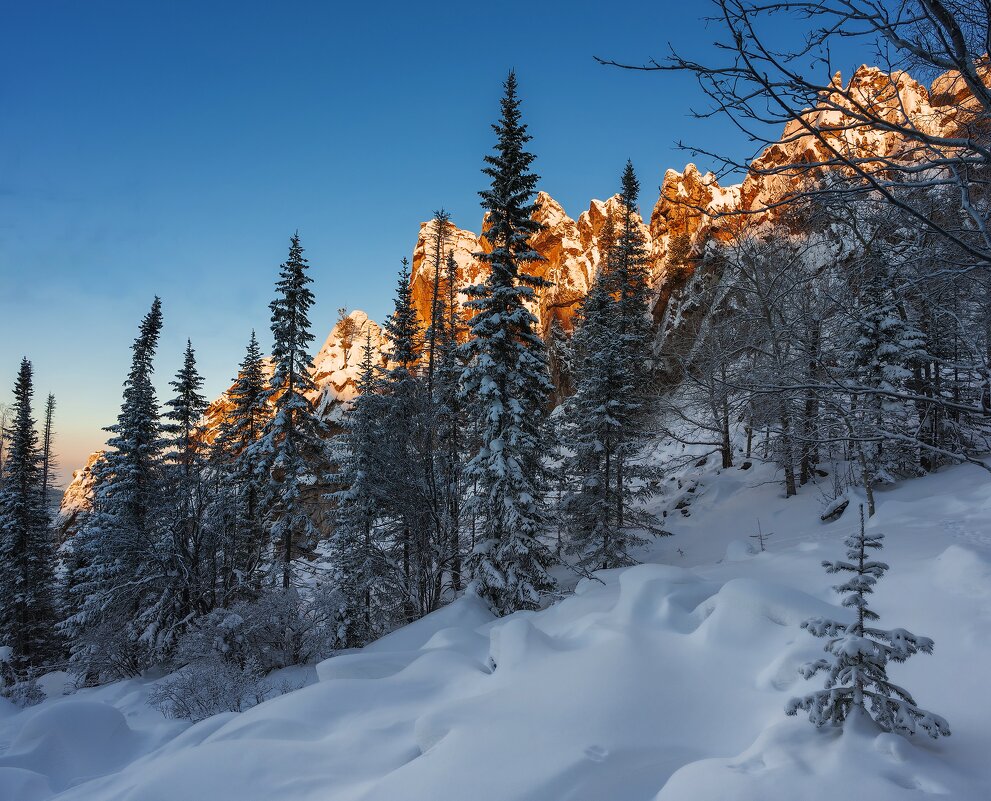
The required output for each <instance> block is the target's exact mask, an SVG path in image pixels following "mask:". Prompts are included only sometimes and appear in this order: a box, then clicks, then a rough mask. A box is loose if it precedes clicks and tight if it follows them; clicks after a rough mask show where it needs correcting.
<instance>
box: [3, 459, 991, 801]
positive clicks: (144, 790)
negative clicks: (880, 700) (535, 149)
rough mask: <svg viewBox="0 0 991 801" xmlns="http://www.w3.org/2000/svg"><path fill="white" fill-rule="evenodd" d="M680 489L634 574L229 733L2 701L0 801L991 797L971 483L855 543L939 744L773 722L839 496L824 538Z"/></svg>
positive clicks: (732, 473) (799, 645)
mask: <svg viewBox="0 0 991 801" xmlns="http://www.w3.org/2000/svg"><path fill="white" fill-rule="evenodd" d="M680 478H681V487H680V489H675V482H671V489H670V490H669V491H668V492H667V494H666V497H665V498H663V499H662V501H663V503H664V505H665V506H666V507H667V508H672V507H673V505H674V502H675V501H676V500H677V499H678V498H679V497H681V496H684V497H686V498H690V499H691V504H690V506H688V507H687V511H688V512H689V516H684V515H683V514H682V513H681V512H679V511H673V513H669V514H668V516H667V519H666V521H665V523H664V525H665V527H666V528H668V529H669V530H671V531H672V532H673V533H674V536H672V537H666V538H663V539H659V540H657V541H656V542H655V543H654V544H653V545H652V546H651V548H650V549H649V550H648V552H647V553H646V554H645V555H644V558H645V560H647V561H648V562H649V563H647V564H643V565H640V566H637V567H633V568H629V569H626V570H618V571H609V572H607V573H603V574H597V577H596V578H595V579H584V580H582V581H581V582H580V583H579V585H578V586H577V588H576V591H575V593H574V595H570V596H568V597H566V598H564V599H563V600H561V601H559V602H558V603H556V604H554V605H552V606H550V607H549V608H548V609H546V610H544V611H541V612H538V613H518V614H516V615H513V616H511V617H508V618H505V619H502V620H499V621H494V620H493V619H492V617H491V616H490V615H489V613H488V611H487V610H486V609H484V608H483V607H482V606H481V605H480V603H479V602H478V601H477V600H476V599H473V598H464V599H461V600H460V601H458V602H456V603H455V604H452V605H451V606H449V607H447V608H445V609H443V610H441V611H440V612H437V613H435V614H433V615H431V616H430V617H428V618H426V619H424V620H422V621H420V622H418V623H416V624H414V625H412V626H408V627H406V628H405V629H401V630H399V631H397V632H395V633H394V634H392V635H389V636H388V637H385V638H384V639H382V640H380V641H379V642H377V643H374V644H373V645H371V646H369V647H368V648H365V649H363V650H362V651H358V652H354V653H349V654H345V655H341V656H338V657H335V658H333V659H330V660H327V661H326V662H323V663H322V664H320V665H318V666H317V668H316V675H311V676H310V680H311V681H312V683H311V684H310V685H309V686H306V687H304V688H303V689H300V690H297V691H295V692H291V693H289V694H287V695H283V696H281V697H278V698H275V699H273V700H270V701H268V702H266V703H264V704H262V705H260V706H258V707H255V708H254V709H250V710H248V711H247V712H244V713H240V714H235V713H229V714H224V715H218V716H216V717H214V718H210V719H207V720H205V721H202V722H201V723H198V724H196V725H189V724H187V723H184V722H180V721H170V720H164V719H163V718H162V717H161V715H160V714H159V713H158V712H156V711H155V710H153V709H151V708H150V707H148V706H147V704H146V703H145V699H146V697H147V693H148V689H149V687H150V686H151V681H150V680H147V681H139V680H134V681H128V682H120V683H117V684H114V685H110V686H107V687H103V688H98V689H94V690H84V691H80V692H78V693H76V694H75V695H71V696H65V697H59V695H58V693H59V690H60V687H61V683H62V681H63V680H64V677H60V676H50V677H48V679H47V680H46V689H47V691H48V692H49V695H50V698H49V700H47V701H45V702H43V703H42V704H40V705H38V706H35V707H31V708H29V709H26V710H23V711H19V710H17V709H15V708H14V707H13V706H11V705H10V704H8V703H7V702H2V703H4V704H6V705H5V706H2V707H0V799H3V801H8V799H9V801H42V800H43V799H48V798H51V797H57V798H59V799H89V800H90V801H124V800H125V799H126V800H127V801H174V799H191V800H193V801H197V800H198V799H216V800H217V801H225V800H226V799H231V800H232V801H233V800H234V799H237V801H254V800H255V799H257V801H272V799H285V800H286V801H303V800H304V799H314V800H315V799H320V800H321V801H327V800H328V799H333V801H348V799H377V800H380V801H436V799H438V798H457V799H472V801H487V800H488V799H492V801H495V800H496V799H498V801H524V800H525V801H565V800H566V799H571V800H572V801H579V800H581V801H586V800H587V801H602V800H605V799H609V801H650V800H651V799H657V801H709V800H710V799H711V801H726V799H731V798H732V799H751V800H752V801H768V799H788V801H791V800H792V799H798V798H801V799H837V798H849V799H861V798H871V799H879V800H880V799H903V798H917V797H920V795H926V794H937V795H944V796H946V797H948V798H952V799H974V801H986V799H988V798H991V760H989V759H988V755H989V754H991V687H989V683H988V681H987V677H988V675H989V674H991V534H989V533H988V532H991V476H989V475H988V474H987V473H986V472H984V471H983V470H981V469H980V468H977V467H973V466H963V467H956V468H952V469H947V470H945V471H943V472H942V473H939V474H937V475H934V476H930V477H927V478H924V479H917V480H914V481H911V482H907V483H905V484H903V485H901V486H898V487H896V488H894V489H891V490H888V491H882V492H880V493H879V494H878V514H877V515H876V517H875V518H874V519H873V520H872V521H871V523H870V525H871V527H872V528H876V529H878V530H880V531H883V532H884V533H885V534H886V535H887V538H886V540H885V549H884V550H883V551H882V552H881V554H880V558H881V559H883V560H884V561H885V562H888V563H889V564H890V565H891V570H890V571H889V573H888V574H887V576H885V578H884V579H883V580H882V581H881V582H880V584H879V585H878V588H877V593H876V595H875V596H874V598H873V603H872V606H873V608H875V609H876V610H877V611H879V612H880V614H881V621H880V624H879V625H881V626H883V627H885V628H894V627H896V626H904V627H905V628H908V629H910V630H912V631H914V632H916V633H918V634H923V635H928V636H931V637H933V638H934V639H935V640H936V649H935V653H934V654H933V655H932V656H924V655H920V656H917V657H915V658H913V659H911V660H909V661H908V662H907V663H905V664H902V665H892V666H890V674H891V676H892V678H893V679H894V680H896V681H897V682H898V683H900V684H902V685H904V686H905V687H907V688H908V689H909V690H910V691H911V692H912V693H913V694H914V695H915V697H916V699H917V700H918V702H919V704H920V705H921V706H923V707H925V708H927V709H931V710H933V711H934V712H937V713H939V714H941V715H943V716H944V717H946V718H947V719H948V721H949V723H950V727H951V729H952V732H953V735H952V736H951V737H949V738H947V739H944V740H940V741H938V742H933V741H930V740H928V738H925V739H915V740H912V741H908V740H906V739H904V738H901V737H898V736H895V735H889V734H883V733H881V732H879V731H877V730H876V729H874V728H872V727H871V726H870V725H867V724H865V723H863V722H861V723H859V724H858V725H848V726H847V727H846V730H845V731H843V732H842V733H841V732H840V731H838V730H835V729H824V730H816V729H815V728H814V727H812V726H811V724H809V723H808V721H807V720H805V719H804V718H802V717H799V718H788V717H786V716H785V715H784V712H783V707H784V704H785V703H786V701H787V700H788V699H789V698H790V697H791V696H793V695H798V694H801V693H802V692H804V691H805V689H806V687H814V686H818V684H819V682H820V681H821V679H820V678H818V677H817V678H816V679H814V680H812V681H810V682H808V683H806V682H805V681H803V680H802V679H801V678H800V677H799V676H798V673H797V667H798V666H799V665H800V664H801V663H803V662H805V661H808V660H810V659H814V658H817V657H818V656H820V655H821V653H822V645H823V641H822V640H816V639H814V638H813V637H811V636H810V635H809V634H807V633H806V632H804V631H802V630H801V629H800V628H799V624H800V623H801V621H802V620H803V619H804V618H806V617H808V616H811V615H828V616H832V617H839V618H840V619H843V618H844V616H845V615H847V614H848V611H847V610H843V609H841V608H840V607H838V606H837V604H838V603H839V597H838V596H837V595H836V594H835V593H833V592H832V590H831V585H832V584H834V583H836V581H835V577H831V576H828V575H826V574H825V573H824V572H823V570H822V568H821V567H820V562H821V561H822V560H823V559H836V558H840V557H841V556H842V555H843V546H842V539H843V537H844V536H845V535H846V534H848V533H850V532H851V531H852V530H853V529H854V528H855V526H856V525H857V521H856V508H855V506H856V502H857V501H856V498H854V502H853V503H851V505H850V507H849V508H848V509H847V511H846V512H845V513H844V515H843V516H842V517H841V518H840V519H839V520H838V521H836V522H833V523H821V522H820V521H819V515H820V513H821V511H822V509H823V507H824V503H825V502H824V500H823V498H822V496H821V494H820V493H819V492H818V491H817V490H816V489H815V488H806V489H803V494H801V495H800V496H799V497H798V498H792V499H789V500H785V499H784V498H782V497H781V491H780V486H779V484H778V483H777V482H776V481H775V477H774V475H773V471H772V470H771V468H769V467H767V466H761V465H759V464H758V465H755V466H754V467H753V468H752V469H750V470H740V469H739V468H734V469H730V470H724V471H716V470H713V469H711V468H706V467H693V468H689V469H688V470H687V471H685V472H684V473H683V474H682V475H681V477H680ZM758 518H759V519H760V526H761V530H762V531H763V532H764V533H770V534H771V536H770V538H769V539H768V551H767V552H766V553H762V554H754V553H752V549H753V545H754V540H751V539H750V538H749V537H750V535H751V534H754V533H756V532H757V519H758ZM310 673H311V674H312V670H311V671H310ZM302 675H303V674H302V673H300V674H298V675H297V676H296V678H297V679H299V678H300V676H302ZM297 683H298V682H297Z"/></svg>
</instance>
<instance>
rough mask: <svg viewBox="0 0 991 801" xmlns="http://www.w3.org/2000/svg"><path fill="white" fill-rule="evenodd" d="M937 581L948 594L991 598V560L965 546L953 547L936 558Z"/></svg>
mask: <svg viewBox="0 0 991 801" xmlns="http://www.w3.org/2000/svg"><path fill="white" fill-rule="evenodd" d="M935 579H936V581H937V582H938V584H939V586H940V587H942V588H943V589H944V590H947V591H948V592H954V593H959V594H961V595H971V596H975V597H983V598H987V597H988V596H991V558H989V557H988V556H987V555H986V554H982V553H979V552H978V551H976V550H974V549H973V548H970V547H967V546H965V545H951V546H950V547H949V548H947V549H946V550H945V551H943V552H942V553H941V554H940V555H939V556H938V557H936V569H935Z"/></svg>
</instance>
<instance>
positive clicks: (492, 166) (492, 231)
mask: <svg viewBox="0 0 991 801" xmlns="http://www.w3.org/2000/svg"><path fill="white" fill-rule="evenodd" d="M503 86H504V88H505V92H504V94H503V98H502V101H501V103H500V106H501V109H502V116H501V118H500V120H499V122H497V123H495V124H494V125H493V126H492V129H493V130H494V131H495V133H496V145H495V152H494V153H492V154H490V155H487V156H485V165H486V166H485V167H484V168H483V169H482V172H483V173H484V174H485V175H487V176H488V177H489V178H490V179H491V181H492V182H491V185H490V186H489V188H487V189H483V190H482V191H481V192H479V196H480V197H481V201H482V207H483V208H485V209H486V210H487V211H488V213H489V214H488V224H489V227H488V229H487V230H486V231H485V232H484V233H483V236H484V237H485V239H486V240H487V241H488V242H489V243H490V244H491V246H492V252H491V253H483V254H481V258H482V259H483V260H484V261H486V262H488V263H489V264H490V265H491V267H492V274H491V280H492V282H493V283H495V284H508V283H510V282H511V281H512V280H513V279H515V278H519V279H520V280H523V281H524V282H525V283H529V284H531V285H537V284H542V283H543V282H542V281H539V280H538V279H534V278H531V277H529V276H522V275H519V273H518V267H519V265H520V264H521V263H525V262H534V261H542V260H543V257H541V256H540V254H539V253H537V252H536V251H535V250H533V249H532V248H531V247H530V246H529V244H528V240H529V238H530V237H531V236H532V235H533V234H536V233H537V232H538V231H540V230H541V229H542V227H543V226H542V225H541V224H540V223H538V222H537V221H536V220H534V219H532V217H533V213H534V211H535V209H536V204H535V202H534V198H535V196H536V187H537V181H538V180H539V176H538V175H536V174H535V173H532V172H530V165H531V164H532V163H533V160H534V158H535V157H534V155H533V154H532V153H530V152H528V151H527V150H526V149H525V147H524V146H525V145H526V143H527V142H529V141H530V139H531V137H530V135H529V134H528V133H527V127H526V124H525V123H523V122H522V115H521V113H520V101H519V98H518V97H517V94H516V73H515V72H510V73H509V77H508V78H506V81H505V83H504V84H503Z"/></svg>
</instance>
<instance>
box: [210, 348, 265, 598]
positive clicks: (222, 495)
mask: <svg viewBox="0 0 991 801" xmlns="http://www.w3.org/2000/svg"><path fill="white" fill-rule="evenodd" d="M266 390H267V382H266V379H265V366H264V360H263V359H262V355H261V349H260V347H259V345H258V339H257V337H256V336H255V332H254V331H252V332H251V338H250V340H249V341H248V346H247V349H246V351H245V354H244V359H243V360H242V362H241V365H240V368H239V370H238V374H237V378H236V379H234V383H233V385H232V386H231V388H230V389H229V390H228V391H227V397H228V399H229V401H230V402H231V405H232V406H231V410H230V412H229V413H228V414H227V415H226V416H225V417H224V420H223V422H222V423H221V427H220V431H219V433H218V435H217V438H216V440H215V441H214V446H213V450H212V452H211V461H212V462H213V463H214V470H215V478H216V479H217V480H219V481H222V486H218V487H217V488H216V490H215V492H214V501H213V503H214V508H213V510H212V514H213V515H214V516H215V517H217V518H219V520H218V521H215V522H216V523H219V525H220V526H221V534H220V539H221V546H220V547H221V551H222V565H221V568H220V570H221V580H220V581H221V590H220V591H221V594H222V598H223V601H222V603H224V604H228V603H229V602H230V600H231V599H233V598H244V597H249V598H250V597H253V596H255V595H257V593H258V591H259V590H260V582H261V575H260V569H261V565H262V559H263V556H264V553H265V532H264V529H263V517H264V515H263V510H262V506H261V498H262V493H263V489H264V485H265V483H266V476H265V475H264V472H263V470H262V465H260V463H259V460H258V454H257V453H256V451H255V450H254V449H253V447H252V446H253V445H254V444H255V443H256V442H257V441H258V439H259V437H260V436H261V434H262V431H263V430H264V427H265V423H266V422H267V420H268V418H269V406H268V403H267V402H266Z"/></svg>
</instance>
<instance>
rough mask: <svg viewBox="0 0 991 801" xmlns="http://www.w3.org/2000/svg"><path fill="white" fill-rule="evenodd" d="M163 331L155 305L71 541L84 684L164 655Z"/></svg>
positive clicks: (69, 627)
mask: <svg viewBox="0 0 991 801" xmlns="http://www.w3.org/2000/svg"><path fill="white" fill-rule="evenodd" d="M161 330H162V305H161V301H160V300H159V299H158V298H155V300H154V302H153V303H152V306H151V310H150V311H149V312H148V314H146V315H145V317H144V318H143V319H142V321H141V325H140V327H139V330H138V336H137V338H136V339H135V340H134V344H133V345H132V346H131V354H132V357H131V368H130V371H129V373H128V376H127V380H126V381H125V382H124V396H123V401H122V403H121V410H120V413H119V415H118V416H117V422H116V424H114V425H113V426H110V427H109V428H108V429H107V430H108V431H110V432H111V433H112V434H113V436H112V437H111V438H110V439H109V440H108V442H107V446H108V450H107V452H106V455H105V456H104V458H103V459H101V460H100V461H99V462H98V464H97V466H96V467H95V469H94V476H95V479H96V481H95V487H94V491H93V493H94V499H93V512H92V514H90V515H89V516H88V517H87V518H86V522H85V524H84V525H83V527H82V528H81V530H80V531H79V533H78V534H77V535H76V538H75V541H74V543H73V551H74V559H73V561H74V564H75V569H74V575H73V576H72V577H71V584H72V586H73V592H74V596H75V599H76V611H75V613H74V614H73V615H72V616H71V617H69V618H68V620H67V621H66V622H65V623H64V624H63V627H64V630H65V632H66V633H67V634H68V635H69V636H70V637H71V639H72V650H73V659H74V661H75V662H76V665H77V668H78V669H79V670H80V671H82V672H83V673H84V674H85V675H86V676H87V678H91V679H92V678H98V677H101V676H118V677H119V676H130V675H136V674H137V673H139V672H140V671H141V670H143V669H144V668H145V667H146V666H148V665H149V664H151V662H152V661H154V660H155V659H156V658H157V657H158V656H159V655H160V651H161V646H162V641H161V637H162V636H163V634H164V632H162V630H161V628H160V626H159V623H160V613H162V612H163V611H164V610H163V609H162V606H161V605H160V603H159V602H160V601H161V600H162V592H161V590H162V585H163V583H164V582H166V581H167V580H168V570H169V567H168V566H169V564H170V562H171V554H170V553H169V552H168V551H166V552H164V553H163V543H166V542H167V541H168V540H169V538H168V537H167V536H165V535H164V534H163V525H162V519H161V514H160V512H161V511H162V502H163V498H162V492H161V490H162V486H163V459H162V450H163V447H164V440H163V438H162V431H161V421H160V418H159V409H158V401H157V398H156V394H155V387H154V384H153V383H152V375H153V373H154V364H153V361H154V357H155V351H156V349H157V347H158V339H159V335H160V333H161Z"/></svg>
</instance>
